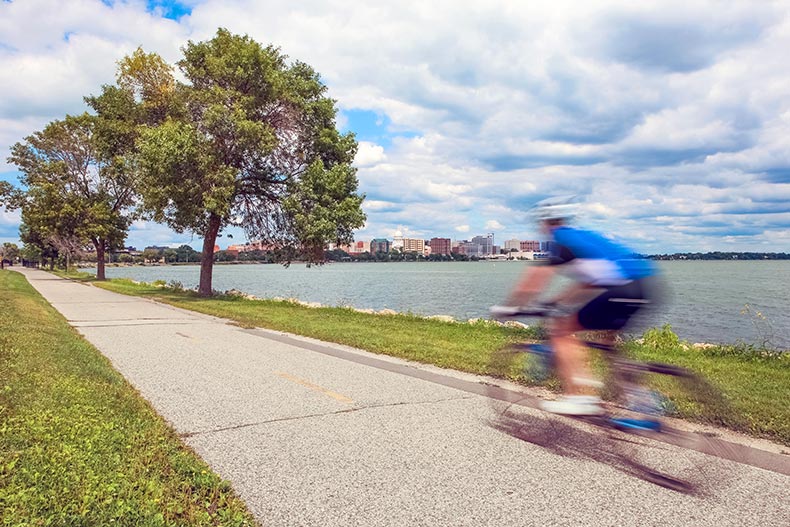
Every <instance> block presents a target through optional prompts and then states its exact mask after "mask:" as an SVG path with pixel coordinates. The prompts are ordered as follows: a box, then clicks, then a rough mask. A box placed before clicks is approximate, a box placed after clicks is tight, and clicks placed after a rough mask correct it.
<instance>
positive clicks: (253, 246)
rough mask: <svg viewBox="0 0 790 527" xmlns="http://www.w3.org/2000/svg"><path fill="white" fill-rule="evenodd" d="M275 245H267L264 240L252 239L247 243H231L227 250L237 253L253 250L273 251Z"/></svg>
mask: <svg viewBox="0 0 790 527" xmlns="http://www.w3.org/2000/svg"><path fill="white" fill-rule="evenodd" d="M273 249H274V247H272V246H271V245H266V244H264V243H263V241H262V240H252V241H250V242H247V243H245V244H236V245H229V246H228V248H227V250H228V251H232V252H236V253H248V252H252V251H271V250H273Z"/></svg>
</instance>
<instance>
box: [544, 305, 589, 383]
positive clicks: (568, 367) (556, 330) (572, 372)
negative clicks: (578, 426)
mask: <svg viewBox="0 0 790 527" xmlns="http://www.w3.org/2000/svg"><path fill="white" fill-rule="evenodd" d="M582 330H584V327H582V325H581V324H580V323H579V319H578V316H577V315H576V314H575V313H574V314H572V315H570V316H567V317H564V318H561V319H557V320H554V321H553V323H552V327H551V328H550V331H551V346H552V348H553V349H554V353H555V356H556V358H557V373H558V374H559V377H560V380H561V381H562V386H563V391H564V392H565V394H566V395H588V394H591V393H594V392H593V390H592V389H591V388H590V386H585V383H583V382H579V380H580V379H591V376H590V372H589V369H588V366H587V350H586V348H585V347H584V345H582V343H581V342H580V341H579V339H577V338H576V336H575V333H577V332H579V331H582Z"/></svg>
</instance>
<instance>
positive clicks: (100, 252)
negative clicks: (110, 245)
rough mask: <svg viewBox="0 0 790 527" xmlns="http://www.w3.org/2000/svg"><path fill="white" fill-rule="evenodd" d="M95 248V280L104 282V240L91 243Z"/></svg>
mask: <svg viewBox="0 0 790 527" xmlns="http://www.w3.org/2000/svg"><path fill="white" fill-rule="evenodd" d="M93 245H94V247H96V280H106V277H105V276H104V240H96V241H94V242H93Z"/></svg>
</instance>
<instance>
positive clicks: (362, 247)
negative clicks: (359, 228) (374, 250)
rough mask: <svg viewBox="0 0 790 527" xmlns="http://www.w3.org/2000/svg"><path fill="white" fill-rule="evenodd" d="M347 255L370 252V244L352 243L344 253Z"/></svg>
mask: <svg viewBox="0 0 790 527" xmlns="http://www.w3.org/2000/svg"><path fill="white" fill-rule="evenodd" d="M346 252H347V253H349V254H362V253H367V252H370V242H354V243H352V244H351V245H350V246H349V247H348V250H347V251H346Z"/></svg>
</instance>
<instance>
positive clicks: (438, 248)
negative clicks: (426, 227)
mask: <svg viewBox="0 0 790 527" xmlns="http://www.w3.org/2000/svg"><path fill="white" fill-rule="evenodd" d="M429 243H430V245H431V254H450V252H451V251H452V244H451V242H450V238H431V241H430V242H429Z"/></svg>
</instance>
